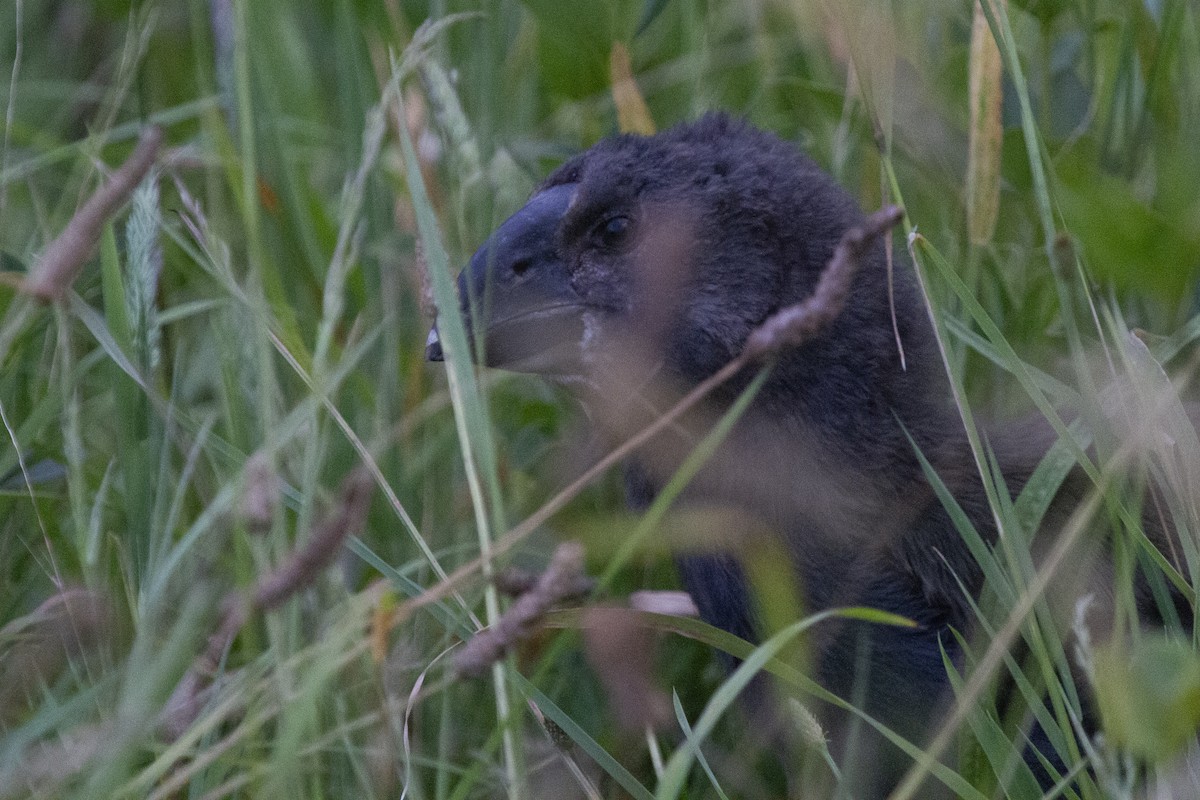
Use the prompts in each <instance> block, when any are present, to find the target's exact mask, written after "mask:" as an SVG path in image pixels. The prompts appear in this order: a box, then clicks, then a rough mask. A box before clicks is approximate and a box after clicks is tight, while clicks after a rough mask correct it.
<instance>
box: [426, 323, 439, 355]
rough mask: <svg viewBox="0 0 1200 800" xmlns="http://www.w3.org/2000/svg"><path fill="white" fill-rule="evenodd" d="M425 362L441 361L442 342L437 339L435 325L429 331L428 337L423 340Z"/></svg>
mask: <svg viewBox="0 0 1200 800" xmlns="http://www.w3.org/2000/svg"><path fill="white" fill-rule="evenodd" d="M425 360H426V361H441V360H442V340H441V339H439V338H438V332H437V325H436V324H434V326H433V327H432V328H430V329H429V337H428V338H427V339H425Z"/></svg>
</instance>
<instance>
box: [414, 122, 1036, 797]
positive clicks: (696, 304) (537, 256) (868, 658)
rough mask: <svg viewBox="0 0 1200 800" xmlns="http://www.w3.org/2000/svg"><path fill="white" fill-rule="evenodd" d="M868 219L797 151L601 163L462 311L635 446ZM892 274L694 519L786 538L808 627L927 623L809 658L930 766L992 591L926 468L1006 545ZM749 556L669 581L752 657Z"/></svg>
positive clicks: (740, 443) (708, 149)
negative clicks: (924, 750) (859, 612)
mask: <svg viewBox="0 0 1200 800" xmlns="http://www.w3.org/2000/svg"><path fill="white" fill-rule="evenodd" d="M863 219H864V217H863V214H862V212H861V211H860V210H859V208H858V207H857V205H856V204H855V203H854V201H853V200H852V199H851V198H850V197H849V195H848V194H847V193H846V192H845V191H844V190H843V189H842V188H841V187H839V186H838V185H837V184H836V183H835V182H834V181H833V180H832V179H831V178H830V177H829V176H828V175H826V174H825V173H824V172H822V171H821V170H820V169H819V168H818V167H817V166H816V165H815V164H814V163H813V162H812V161H811V160H809V159H808V158H806V157H805V156H803V155H801V154H800V153H799V152H797V151H796V150H795V149H794V148H793V147H792V146H791V145H789V144H787V143H785V142H783V141H781V140H780V139H778V138H777V137H775V136H773V135H771V134H769V133H765V132H763V131H760V130H757V129H755V128H753V127H751V126H750V125H748V124H746V123H743V122H740V121H737V120H734V119H731V118H729V117H727V116H724V115H709V116H705V117H703V118H701V119H699V120H698V121H696V122H693V123H690V124H685V125H681V126H679V127H676V128H673V129H671V130H669V131H666V132H664V133H661V134H658V135H655V136H649V137H645V136H632V135H623V136H617V137H613V138H610V139H606V140H603V141H601V142H600V143H598V144H596V145H595V146H594V147H592V148H591V149H589V150H588V151H586V152H584V153H582V154H581V155H579V156H577V157H575V158H572V159H570V160H569V161H567V162H566V163H564V164H563V165H562V166H561V167H559V168H558V169H556V170H555V171H554V172H553V173H552V174H551V175H550V176H549V177H548V178H547V179H546V180H545V181H544V182H543V184H542V185H541V186H540V187H539V188H538V189H537V190H536V191H535V192H534V194H533V196H532V198H531V200H530V201H529V203H528V204H527V205H526V206H525V207H524V208H522V209H521V210H520V211H518V212H517V213H516V214H515V215H514V216H513V217H512V218H510V219H509V220H508V221H506V222H505V223H503V224H502V225H501V226H500V227H499V228H498V229H497V231H496V232H495V233H494V234H493V235H492V237H491V238H490V239H489V241H488V242H487V243H486V244H485V245H484V246H483V247H482V248H480V250H479V251H478V252H477V253H476V254H475V256H474V257H473V258H472V260H471V263H470V265H469V266H468V268H467V269H465V270H464V271H463V274H462V276H461V277H460V281H459V288H460V294H461V297H462V301H463V305H464V308H463V310H464V313H465V314H466V315H467V319H468V322H469V325H470V327H471V328H472V329H473V330H474V331H476V332H478V339H479V340H481V342H482V344H483V350H484V352H483V353H482V354H481V356H482V359H483V360H484V361H485V362H486V363H488V364H490V365H494V366H500V367H504V368H509V369H516V370H521V371H528V372H536V373H539V374H543V375H546V376H549V377H552V378H555V379H557V380H560V381H562V382H564V383H566V384H568V385H571V386H574V387H576V388H577V389H578V390H579V393H580V395H581V397H583V398H584V399H585V401H586V402H587V403H588V404H589V406H590V409H591V411H590V416H591V418H592V419H593V420H594V421H595V423H596V424H597V425H598V426H600V427H602V428H605V429H606V430H607V431H608V432H609V433H610V435H613V436H614V437H616V438H620V437H621V436H623V435H628V434H629V433H632V430H633V429H636V427H637V426H638V425H639V424H641V423H642V422H644V421H645V420H648V419H650V418H652V416H653V414H654V413H660V412H661V411H662V410H663V409H664V408H665V407H667V406H669V404H670V403H671V398H672V397H678V396H679V394H680V393H682V392H684V391H686V390H687V389H688V388H690V387H694V386H695V385H697V384H698V383H700V382H701V381H703V380H704V379H706V378H708V377H709V376H711V375H713V374H714V373H716V372H717V371H718V370H720V369H721V368H722V367H723V366H725V365H726V364H727V363H728V362H730V361H731V360H732V359H734V358H735V357H737V356H738V354H739V353H740V352H741V351H742V349H743V348H744V347H745V344H746V340H747V338H748V337H749V336H750V334H751V332H752V331H754V330H755V329H756V328H757V327H758V326H759V325H761V324H762V323H763V322H764V321H765V320H766V319H768V318H769V317H770V316H771V315H772V314H774V313H776V312H778V311H779V310H781V309H783V308H786V307H788V306H791V305H794V304H796V303H800V302H802V301H804V300H805V299H806V298H808V297H809V296H810V295H812V293H813V291H814V287H815V286H816V284H817V281H818V279H819V278H820V276H821V273H822V270H823V269H824V268H825V265H826V263H827V262H828V261H829V259H830V258H831V256H832V255H833V252H834V249H835V247H836V246H837V245H838V242H839V241H840V239H841V238H842V236H843V235H844V234H845V233H846V231H847V230H848V229H850V228H852V227H854V226H856V225H859V224H861V223H862V221H863ZM895 267H896V268H894V269H892V268H890V267H889V264H888V254H887V250H886V248H885V245H884V243H882V242H876V243H875V245H874V246H873V247H872V248H871V249H870V250H869V251H868V253H867V255H866V257H865V258H864V259H863V262H862V265H861V268H860V269H859V270H858V272H857V274H856V275H855V277H854V279H853V282H852V284H851V286H850V287H849V293H848V297H847V301H846V304H845V307H844V309H843V310H842V311H841V313H839V314H838V315H837V316H836V317H835V318H834V319H833V320H832V322H830V324H828V325H827V326H826V327H825V328H824V329H822V330H821V331H819V332H818V333H817V335H816V336H815V337H813V338H812V339H811V340H810V341H808V342H805V343H804V344H803V345H802V346H800V347H797V348H795V349H793V350H789V351H786V352H784V353H782V354H781V355H780V356H779V357H778V358H777V359H775V360H774V362H773V363H772V364H771V366H770V367H769V374H768V375H767V377H766V378H765V380H764V381H763V383H762V384H761V387H760V388H759V389H758V393H757V395H756V396H755V397H754V400H753V402H752V403H751V404H750V406H749V407H748V409H747V411H746V413H745V414H744V416H743V417H742V418H741V419H739V420H738V421H737V423H736V425H734V427H733V429H732V431H731V432H730V434H729V435H728V437H727V438H726V439H725V440H724V441H723V442H722V444H721V446H720V448H719V449H718V450H717V452H716V453H715V455H714V456H713V457H712V458H711V459H710V460H709V461H708V462H707V463H706V464H705V465H704V467H703V468H702V469H701V470H700V471H699V472H698V473H697V475H696V476H695V477H694V478H693V479H692V481H691V482H690V483H689V485H688V487H687V489H686V490H684V493H683V494H682V495H681V497H680V500H679V503H681V504H685V505H690V506H692V507H695V508H701V509H703V508H706V507H712V508H725V509H734V510H735V511H737V512H738V513H739V514H741V515H742V517H743V518H744V519H747V520H750V524H749V525H748V526H747V527H748V528H753V529H754V530H762V531H769V532H771V533H770V535H771V536H773V537H774V542H775V543H777V544H781V545H782V552H785V553H786V554H787V557H788V560H789V564H790V567H791V568H792V572H793V574H794V575H795V579H796V587H797V589H798V594H799V596H800V597H801V598H802V602H803V605H804V607H805V610H806V611H809V612H814V611H819V610H822V609H826V608H831V607H835V606H868V607H873V608H878V609H881V610H884V611H888V612H892V613H894V614H898V615H900V616H902V617H905V618H908V619H910V620H912V621H913V622H914V623H916V626H915V627H911V628H909V627H895V626H888V625H880V624H872V623H865V622H852V621H841V622H837V623H834V624H826V625H824V626H822V627H820V628H819V629H818V631H817V632H816V633H815V635H814V638H813V647H814V650H815V653H814V666H815V669H816V672H817V677H818V678H819V680H820V682H821V683H822V684H823V685H824V686H825V687H826V688H828V689H830V690H831V691H833V692H834V693H835V694H839V695H840V696H842V697H844V698H851V697H854V698H856V700H857V701H858V702H859V703H860V704H861V706H862V708H863V709H864V710H865V711H866V712H867V713H868V714H870V715H872V716H873V717H875V718H876V719H878V720H880V721H882V722H884V723H885V724H887V725H888V726H890V727H892V728H893V729H894V730H896V731H897V732H899V733H900V734H901V735H904V736H905V737H907V738H910V739H911V740H914V741H916V742H918V743H919V742H920V741H921V740H923V739H924V738H925V737H926V736H927V734H928V732H929V730H930V728H931V726H932V724H933V722H934V721H935V720H936V718H937V714H938V713H939V712H940V710H941V709H942V708H943V707H944V704H945V701H946V699H947V695H948V685H949V684H948V679H947V675H946V667H945V660H944V659H945V658H949V659H950V660H951V661H952V662H954V661H957V660H961V659H960V654H959V644H958V639H957V637H956V633H957V634H961V635H964V636H966V635H969V632H970V631H971V629H972V627H973V623H974V621H975V619H974V612H973V611H972V607H971V604H972V602H973V601H974V599H975V598H977V597H978V595H979V593H980V591H981V589H982V586H983V577H982V573H981V569H980V567H979V564H978V562H977V561H976V559H975V557H974V556H973V555H972V554H971V552H970V549H969V548H968V547H967V545H966V544H965V543H964V540H963V538H962V536H961V534H960V533H959V531H958V530H957V528H956V527H955V524H954V523H953V521H952V518H951V516H950V515H949V514H948V512H947V511H946V508H945V507H944V505H943V502H942V501H941V500H940V499H939V498H938V495H937V493H936V492H935V491H934V489H933V487H932V486H931V485H930V482H929V480H928V478H927V476H926V474H925V470H924V469H923V466H922V458H924V459H925V460H926V461H927V462H928V464H929V465H930V466H931V467H932V469H933V470H934V471H935V472H936V473H937V474H938V475H939V477H940V479H941V480H942V481H943V483H944V484H945V486H946V487H947V488H948V489H949V491H950V492H951V493H952V494H953V496H954V498H955V500H956V502H957V504H958V506H959V507H960V508H961V509H962V510H963V512H964V514H965V515H966V518H967V519H969V520H970V522H971V524H972V525H973V526H974V527H975V529H976V530H977V531H978V532H979V534H980V535H981V536H982V537H983V539H984V541H986V542H991V541H993V540H994V538H995V535H996V534H995V522H994V519H993V516H992V514H991V511H990V508H989V506H988V504H987V502H986V498H985V494H984V491H983V485H982V481H981V478H980V476H979V474H978V471H977V469H976V467H975V462H974V460H973V457H972V454H971V450H970V448H969V446H968V444H967V438H966V435H965V433H964V430H963V426H962V423H961V421H960V419H959V417H958V414H957V412H956V410H955V409H954V407H953V406H952V405H951V403H950V393H949V391H948V383H947V380H946V378H945V371H944V367H943V364H942V362H941V358H940V355H939V352H938V349H937V347H936V342H935V339H934V335H933V330H932V326H931V323H930V321H929V316H928V314H927V313H926V310H925V308H924V305H923V302H922V300H921V297H920V294H919V292H918V290H917V287H916V285H915V281H914V278H913V276H912V275H911V274H910V273H909V271H908V269H907V268H906V267H905V265H903V264H897V265H895ZM437 354H438V351H437V343H436V341H434V343H433V345H432V346H431V356H433V357H436V356H437ZM756 374H757V370H756V369H753V368H748V369H746V370H743V371H742V372H741V373H740V374H739V375H738V376H736V377H735V378H734V379H733V380H731V381H729V382H728V383H727V384H725V385H723V386H722V387H720V388H718V389H717V390H716V391H714V392H713V394H712V396H711V397H710V402H709V404H708V406H707V407H705V408H703V409H700V410H698V411H696V412H695V413H692V414H689V415H687V416H686V417H685V418H684V419H682V420H681V421H680V422H679V424H678V425H676V426H673V427H672V429H671V430H669V431H667V432H664V433H663V434H662V435H660V436H659V437H657V438H656V439H655V440H654V441H653V442H652V443H651V444H649V445H647V446H645V447H642V448H640V449H639V450H638V452H637V453H635V454H634V456H633V457H632V458H631V459H630V461H629V463H628V464H627V467H626V487H627V494H628V499H629V503H630V505H631V506H632V507H634V508H645V507H646V506H648V505H649V504H650V503H651V502H652V501H653V499H654V498H655V496H656V495H657V494H658V492H660V491H661V490H662V489H663V487H664V486H665V484H666V482H667V481H668V480H669V479H670V478H671V476H672V475H673V474H674V473H675V471H676V470H677V469H678V468H679V466H680V464H681V463H682V462H683V461H684V459H685V458H686V456H687V454H688V453H690V452H691V448H692V447H693V446H694V445H695V443H696V442H697V441H699V439H700V438H701V437H702V436H703V434H704V432H705V431H707V430H708V429H709V428H710V427H711V425H712V424H713V421H714V420H715V419H716V418H717V417H718V416H719V415H720V414H721V413H723V412H724V410H726V409H728V408H729V407H730V405H731V404H732V403H733V402H734V400H735V399H736V397H737V396H738V394H739V392H741V391H742V390H744V389H745V388H746V387H747V386H748V385H749V384H750V382H751V381H752V380H753V378H754V376H755V375H756ZM672 392H674V394H672ZM1035 428H1037V431H1038V433H1037V435H1036V436H1033V437H1030V436H1029V435H1028V431H1026V432H1025V434H1023V439H1024V441H1023V442H1022V441H1014V440H1013V439H1011V438H1006V437H1004V436H1003V435H997V436H995V437H994V438H993V439H992V440H991V442H990V444H991V445H992V446H993V448H994V451H995V452H996V454H997V459H998V460H999V462H1000V464H1001V466H1002V468H1003V470H1004V475H1005V477H1006V479H1007V480H1008V481H1009V489H1010V490H1011V491H1013V492H1015V491H1018V490H1019V489H1020V487H1021V485H1023V483H1024V481H1025V480H1026V479H1027V478H1028V476H1029V474H1030V473H1031V471H1032V469H1033V468H1034V466H1036V464H1037V463H1038V460H1039V459H1040V457H1041V455H1042V453H1044V452H1045V447H1046V446H1048V445H1049V443H1050V442H1052V441H1053V439H1052V435H1051V434H1049V433H1047V428H1048V426H1044V425H1043V426H1040V427H1039V426H1035ZM1033 439H1037V440H1038V441H1036V442H1033V444H1032V446H1031V441H1032V440H1033ZM755 541H756V540H755V539H754V538H753V537H747V536H741V535H739V534H738V532H736V531H731V532H730V533H729V536H728V539H727V540H726V541H724V542H722V543H720V546H717V547H714V546H713V544H712V542H711V541H707V542H705V543H704V545H703V546H700V547H696V548H684V552H683V553H681V555H680V557H679V559H678V563H679V571H680V576H681V579H682V581H683V584H684V586H685V587H686V588H687V590H688V591H689V592H690V593H691V594H692V596H693V598H694V599H695V601H696V604H697V606H698V608H699V609H700V611H701V614H702V616H703V618H704V619H705V620H706V621H708V622H710V623H712V624H713V625H716V626H718V627H720V628H723V629H725V630H728V631H730V632H732V633H735V634H737V635H739V636H743V637H745V638H748V639H754V638H755V637H756V636H759V635H760V633H761V631H760V630H759V622H760V619H759V617H760V615H759V614H758V613H757V612H756V605H755V603H756V600H755V596H754V592H753V589H752V587H751V585H750V584H749V582H748V580H747V575H746V571H745V569H744V568H743V560H742V559H743V557H744V556H745V553H746V550H745V549H746V548H749V547H753V546H754V544H755ZM844 722H845V720H842V721H841V722H837V721H835V722H834V723H833V727H834V728H835V729H836V728H838V727H839V726H841V725H843V724H844ZM1034 738H1035V739H1036V736H1035V737H1034ZM865 746H866V747H868V748H869V749H870V748H874V752H875V756H874V766H875V767H876V768H875V769H874V770H873V771H872V770H866V772H867V773H870V774H869V775H868V777H867V778H865V779H864V780H863V781H862V783H861V784H860V786H859V789H860V790H861V792H862V794H863V795H868V796H869V795H872V794H876V793H882V792H884V791H886V789H887V787H888V786H890V784H891V783H892V782H893V781H894V780H895V779H896V777H897V775H898V774H899V773H900V771H901V770H902V769H904V768H905V766H906V764H907V763H911V762H906V760H905V758H904V757H901V756H900V755H899V752H898V751H895V750H894V749H892V748H891V747H890V745H887V744H886V743H885V742H884V741H883V740H882V739H879V740H878V741H873V740H868V742H867V744H866V745H865ZM860 752H862V751H860ZM1048 755H1049V756H1050V757H1051V758H1053V753H1049V754H1048ZM864 763H866V762H864ZM1038 769H1040V767H1039V768H1038Z"/></svg>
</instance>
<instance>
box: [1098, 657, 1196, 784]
mask: <svg viewBox="0 0 1200 800" xmlns="http://www.w3.org/2000/svg"><path fill="white" fill-rule="evenodd" d="M1096 699H1097V701H1098V703H1099V706H1100V717H1101V720H1102V721H1103V723H1104V730H1105V733H1106V734H1107V735H1108V737H1109V739H1110V740H1111V741H1112V742H1113V743H1114V744H1116V745H1117V746H1118V747H1122V748H1124V749H1126V750H1128V751H1129V752H1130V753H1132V754H1133V755H1135V756H1138V757H1139V758H1145V759H1147V760H1149V761H1152V762H1155V763H1160V762H1163V761H1166V760H1168V759H1170V758H1171V757H1172V756H1173V755H1175V754H1176V753H1178V752H1179V751H1180V750H1182V749H1183V748H1184V747H1185V746H1186V745H1187V744H1188V743H1189V742H1191V741H1192V740H1193V739H1194V738H1195V736H1196V732H1197V730H1200V655H1198V654H1197V653H1196V652H1195V651H1194V650H1193V649H1192V647H1191V645H1189V644H1188V643H1187V642H1185V641H1182V640H1180V639H1172V638H1168V637H1167V636H1165V635H1162V634H1153V635H1146V636H1144V637H1143V638H1142V640H1141V641H1140V642H1137V643H1135V644H1131V645H1130V644H1125V643H1115V644H1110V645H1108V646H1107V647H1106V648H1104V649H1103V650H1100V651H1099V652H1097V653H1096Z"/></svg>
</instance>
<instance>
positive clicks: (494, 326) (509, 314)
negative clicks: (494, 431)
mask: <svg viewBox="0 0 1200 800" xmlns="http://www.w3.org/2000/svg"><path fill="white" fill-rule="evenodd" d="M576 188H577V187H576V184H563V185H560V186H554V187H551V188H550V189H547V190H545V191H543V192H539V193H538V194H536V195H534V197H533V198H532V199H531V200H530V201H529V202H528V203H526V204H525V207H524V208H522V209H521V210H520V211H518V212H517V213H515V214H513V215H512V216H511V217H509V218H508V220H506V221H505V222H504V224H502V225H501V226H500V227H499V228H497V229H496V231H495V233H493V234H492V235H491V236H490V237H489V238H488V240H487V242H486V243H485V244H484V245H483V247H481V248H479V250H478V251H477V252H476V253H475V255H474V256H472V257H471V261H470V263H469V264H468V265H467V268H466V269H464V270H463V271H462V274H460V275H459V276H458V293H459V298H460V302H461V303H462V313H463V319H464V320H465V322H466V323H467V338H468V340H469V342H470V346H471V348H472V356H473V358H474V359H475V360H476V361H477V362H479V363H482V364H486V365H487V366H492V367H503V368H505V369H510V370H514V371H516V372H534V373H539V374H543V375H550V376H557V377H568V376H571V375H576V374H578V373H579V371H580V369H581V366H580V352H581V345H582V341H583V318H582V311H583V301H582V299H581V298H580V297H579V295H578V294H577V293H576V292H575V290H574V289H573V288H572V287H571V281H570V275H569V274H568V272H567V268H566V265H565V264H564V262H563V260H562V258H561V256H560V255H559V252H558V246H557V245H558V229H559V225H560V223H561V222H562V219H563V216H564V215H565V214H566V212H567V209H568V208H569V207H570V204H571V200H572V198H573V197H574V196H575V190H576ZM481 351H482V352H481ZM425 357H426V358H427V359H428V360H430V361H441V360H442V358H443V353H442V342H441V339H440V338H439V336H438V329H437V326H436V325H435V326H434V327H433V329H432V330H431V331H430V332H429V338H428V339H427V340H426V342H425Z"/></svg>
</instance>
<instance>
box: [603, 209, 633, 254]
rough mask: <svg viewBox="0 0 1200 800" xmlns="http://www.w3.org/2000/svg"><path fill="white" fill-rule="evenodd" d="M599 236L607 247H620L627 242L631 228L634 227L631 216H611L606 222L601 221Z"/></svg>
mask: <svg viewBox="0 0 1200 800" xmlns="http://www.w3.org/2000/svg"><path fill="white" fill-rule="evenodd" d="M598 227H599V231H598V233H599V238H600V243H601V244H603V245H604V246H605V247H619V246H620V245H622V244H624V243H625V240H626V239H627V238H628V236H629V229H630V228H631V227H632V225H631V223H630V221H629V217H626V216H624V215H620V216H616V217H609V218H608V219H607V220H605V221H604V222H602V223H600V225H599V226H598Z"/></svg>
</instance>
